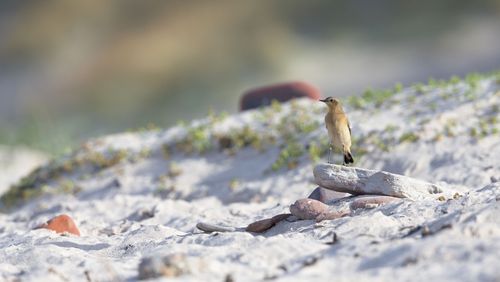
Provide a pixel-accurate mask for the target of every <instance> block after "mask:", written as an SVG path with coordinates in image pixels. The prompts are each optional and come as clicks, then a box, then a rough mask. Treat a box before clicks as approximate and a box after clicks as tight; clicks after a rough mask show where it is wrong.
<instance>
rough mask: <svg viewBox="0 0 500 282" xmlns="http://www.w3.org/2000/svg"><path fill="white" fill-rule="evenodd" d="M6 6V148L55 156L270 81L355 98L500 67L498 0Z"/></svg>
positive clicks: (1, 86)
mask: <svg viewBox="0 0 500 282" xmlns="http://www.w3.org/2000/svg"><path fill="white" fill-rule="evenodd" d="M0 3H1V4H0V5H1V8H0V144H1V145H5V146H16V147H19V146H24V147H29V148H32V149H35V150H37V151H38V152H39V151H41V152H45V153H46V154H49V155H54V154H59V153H61V152H63V151H64V150H66V149H67V148H70V147H72V146H75V145H77V144H78V143H79V142H81V141H82V140H84V139H86V138H89V137H94V136H98V135H102V134H109V133H116V132H121V131H124V130H127V129H131V128H139V127H144V126H147V125H148V124H149V123H154V124H156V125H158V126H160V127H168V126H170V125H173V124H175V123H176V122H177V121H178V120H180V119H188V120H189V119H193V118H199V117H202V116H204V115H206V113H207V112H208V110H209V109H213V110H215V111H227V112H230V113H231V112H236V111H237V109H238V103H237V102H238V100H239V97H240V95H241V94H242V92H244V91H245V90H247V89H248V88H252V87H255V86H261V85H266V84H270V83H277V82H283V81H289V80H303V81H307V82H310V83H312V84H313V85H315V86H317V87H318V88H319V89H321V91H322V93H323V95H332V96H347V95H359V94H361V93H362V92H363V91H364V90H365V89H366V88H368V87H372V88H385V87H392V86H393V85H394V84H395V83H397V82H401V83H403V84H404V85H408V84H409V83H412V82H418V81H427V80H428V79H429V77H431V76H432V77H435V78H449V77H450V76H452V75H460V76H461V75H464V74H466V73H469V72H472V71H480V72H484V71H492V70H496V69H498V68H500V51H499V50H500V1H497V0H483V1H468V0H441V1H432V0H429V1H396V0H394V1H384V0H382V1H359V0H351V1H328V0H325V1H315V0H311V1H293V0H276V1H265V0H259V1H229V0H228V1H224V0H219V1H196V0H194V1H165V0H162V1H155V0H145V1H136V0H107V1H102V0H74V1H65V0H45V1H35V0H33V1H17V0H2V1H1V2H0ZM2 148H10V147H2ZM10 160H11V159H10V158H8V157H7V158H5V159H4V160H2V161H3V162H9V161H10Z"/></svg>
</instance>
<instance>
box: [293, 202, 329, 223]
mask: <svg viewBox="0 0 500 282" xmlns="http://www.w3.org/2000/svg"><path fill="white" fill-rule="evenodd" d="M328 208H329V207H328V205H326V204H324V203H322V202H320V201H318V200H314V199H300V200H297V201H295V203H293V204H292V205H291V206H290V212H291V213H292V214H293V215H295V216H296V217H298V218H300V219H305V220H309V219H316V218H317V217H318V216H319V215H321V214H323V213H327V212H328Z"/></svg>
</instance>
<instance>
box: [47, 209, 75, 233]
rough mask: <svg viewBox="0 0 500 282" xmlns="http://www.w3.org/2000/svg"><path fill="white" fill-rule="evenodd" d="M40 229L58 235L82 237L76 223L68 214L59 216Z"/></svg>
mask: <svg viewBox="0 0 500 282" xmlns="http://www.w3.org/2000/svg"><path fill="white" fill-rule="evenodd" d="M38 228H45V229H50V230H52V231H55V232H56V233H58V234H61V233H71V234H73V235H76V236H80V230H78V227H76V224H75V222H74V221H73V219H72V218H71V217H70V216H69V215H66V214H61V215H58V216H56V217H54V218H52V219H51V220H49V221H47V222H46V223H44V224H42V225H40V226H39V227H38Z"/></svg>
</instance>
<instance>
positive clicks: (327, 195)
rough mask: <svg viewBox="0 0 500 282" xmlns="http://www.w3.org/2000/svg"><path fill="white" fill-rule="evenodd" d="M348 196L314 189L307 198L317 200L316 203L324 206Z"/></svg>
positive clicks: (322, 189) (319, 188)
mask: <svg viewBox="0 0 500 282" xmlns="http://www.w3.org/2000/svg"><path fill="white" fill-rule="evenodd" d="M348 195H349V194H348V193H341V192H337V191H333V190H328V189H325V188H321V187H317V188H316V189H314V191H312V193H311V194H310V195H309V196H308V197H307V198H308V199H314V200H318V201H320V202H322V203H325V204H326V203H328V202H331V201H333V200H336V199H340V198H343V197H346V196H348Z"/></svg>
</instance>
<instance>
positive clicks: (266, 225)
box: [245, 213, 291, 233]
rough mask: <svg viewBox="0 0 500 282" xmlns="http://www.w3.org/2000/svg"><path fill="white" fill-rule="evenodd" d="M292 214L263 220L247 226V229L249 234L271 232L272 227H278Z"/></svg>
mask: <svg viewBox="0 0 500 282" xmlns="http://www.w3.org/2000/svg"><path fill="white" fill-rule="evenodd" d="M289 216H291V214H289V213H283V214H278V215H276V216H273V217H271V218H266V219H262V220H259V221H256V222H254V223H251V224H249V225H248V226H247V228H246V229H245V230H246V231H248V232H254V233H262V232H264V231H266V230H269V229H270V228H271V227H273V226H274V225H276V224H277V223H278V222H280V221H282V220H284V219H287V218H288V217H289Z"/></svg>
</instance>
